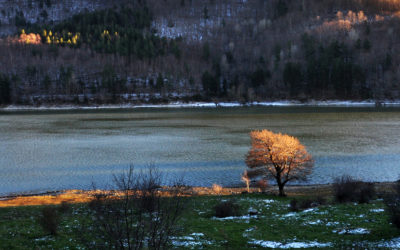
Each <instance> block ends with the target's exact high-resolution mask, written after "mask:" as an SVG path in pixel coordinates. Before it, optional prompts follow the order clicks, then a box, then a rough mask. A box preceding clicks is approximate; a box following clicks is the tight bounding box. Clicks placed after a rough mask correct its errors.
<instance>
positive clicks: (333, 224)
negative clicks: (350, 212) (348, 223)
mask: <svg viewBox="0 0 400 250" xmlns="http://www.w3.org/2000/svg"><path fill="white" fill-rule="evenodd" d="M339 224H340V222H337V221H333V222H332V221H329V222H328V223H326V225H327V226H328V227H330V226H336V225H339Z"/></svg>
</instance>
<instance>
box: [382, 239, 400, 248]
mask: <svg viewBox="0 0 400 250" xmlns="http://www.w3.org/2000/svg"><path fill="white" fill-rule="evenodd" d="M377 246H378V247H385V248H395V249H398V248H400V237H398V238H394V239H392V240H390V241H386V242H381V243H378V245H377Z"/></svg>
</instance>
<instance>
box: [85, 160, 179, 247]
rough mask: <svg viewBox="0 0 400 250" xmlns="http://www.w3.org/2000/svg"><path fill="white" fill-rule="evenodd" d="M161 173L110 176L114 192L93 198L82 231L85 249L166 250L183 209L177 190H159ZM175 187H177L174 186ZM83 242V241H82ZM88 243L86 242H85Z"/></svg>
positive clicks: (132, 170)
mask: <svg viewBox="0 0 400 250" xmlns="http://www.w3.org/2000/svg"><path fill="white" fill-rule="evenodd" d="M163 181H164V179H163V175H162V173H160V172H159V171H158V170H157V169H156V168H154V167H150V168H149V169H148V170H147V171H145V172H143V171H142V172H138V173H136V172H135V171H134V169H133V167H132V166H131V167H130V168H129V170H128V172H126V173H124V174H121V175H119V176H114V183H115V185H116V187H117V190H115V191H113V192H104V193H101V194H96V195H95V196H94V199H93V201H92V202H91V203H90V204H89V207H90V209H89V211H90V215H91V219H90V222H89V223H88V224H87V225H85V226H84V227H83V230H82V232H83V233H82V235H85V237H84V238H86V240H84V243H85V245H87V246H88V247H89V248H95V249H98V248H101V249H102V248H115V249H143V248H145V249H167V248H168V247H169V245H170V243H171V236H172V235H173V234H175V233H176V232H177V230H178V226H177V221H178V219H179V218H180V215H181V214H182V211H183V209H184V198H182V197H181V196H179V193H180V192H179V186H180V185H175V186H171V187H169V188H162V187H161V184H162V182H163ZM176 184H178V183H176ZM82 238H83V237H82ZM87 239H90V240H87Z"/></svg>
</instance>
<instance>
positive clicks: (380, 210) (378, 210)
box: [369, 208, 385, 213]
mask: <svg viewBox="0 0 400 250" xmlns="http://www.w3.org/2000/svg"><path fill="white" fill-rule="evenodd" d="M369 211H370V212H373V213H382V212H385V209H383V208H377V209H371V210H369Z"/></svg>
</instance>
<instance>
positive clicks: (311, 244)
mask: <svg viewBox="0 0 400 250" xmlns="http://www.w3.org/2000/svg"><path fill="white" fill-rule="evenodd" d="M249 244H253V245H258V246H261V247H269V248H282V249H287V248H311V247H330V246H331V245H332V244H331V243H319V242H316V241H311V242H291V243H281V242H276V241H265V240H252V241H250V242H249Z"/></svg>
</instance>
